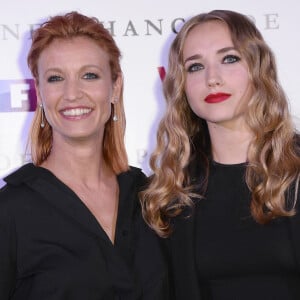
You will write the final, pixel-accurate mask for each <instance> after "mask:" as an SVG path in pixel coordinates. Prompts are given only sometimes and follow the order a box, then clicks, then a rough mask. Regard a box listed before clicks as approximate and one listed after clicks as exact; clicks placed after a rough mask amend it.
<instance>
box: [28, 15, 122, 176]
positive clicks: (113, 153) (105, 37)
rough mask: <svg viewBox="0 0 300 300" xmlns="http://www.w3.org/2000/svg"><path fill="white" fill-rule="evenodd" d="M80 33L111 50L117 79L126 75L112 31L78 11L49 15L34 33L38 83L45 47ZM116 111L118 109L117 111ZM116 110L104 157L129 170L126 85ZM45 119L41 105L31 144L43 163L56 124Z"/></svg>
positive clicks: (32, 57) (32, 62) (31, 60)
mask: <svg viewBox="0 0 300 300" xmlns="http://www.w3.org/2000/svg"><path fill="white" fill-rule="evenodd" d="M78 36H85V37H88V38H90V39H92V40H93V41H95V43H97V44H98V45H99V46H100V47H101V48H102V49H103V50H105V51H106V52H107V53H108V55H109V64H110V68H111V74H112V80H113V82H115V81H116V80H117V78H118V76H122V70H121V66H120V58H121V53H120V50H119V48H118V46H117V45H116V43H115V41H114V39H113V38H112V36H111V35H110V33H109V31H108V30H107V29H105V28H104V26H103V25H102V23H101V22H100V21H99V20H98V19H96V18H94V17H87V16H85V15H82V14H80V13H78V12H75V11H74V12H69V13H66V14H65V15H57V16H54V17H51V18H49V20H48V21H46V22H44V23H43V24H42V25H41V26H40V27H39V28H37V29H36V30H35V31H34V32H33V35H32V44H31V48H30V50H29V53H28V57H27V61H28V66H29V68H30V70H31V73H32V75H33V77H34V79H35V82H36V84H37V85H38V84H39V82H38V67H37V65H38V59H39V57H40V55H41V53H42V52H43V50H44V49H45V48H47V47H48V46H49V45H50V44H51V43H52V42H53V41H54V40H56V39H72V38H74V37H78ZM114 110H116V111H115V112H114ZM112 112H114V114H115V115H116V116H117V118H118V122H114V121H113V114H112V115H111V116H110V119H109V120H108V122H107V123H106V125H105V133H104V140H103V156H104V159H105V161H106V162H107V164H108V165H109V166H110V167H111V168H112V170H113V171H114V172H115V173H116V174H119V173H121V172H123V171H126V170H128V159H127V153H126V149H125V143H124V135H125V125H126V120H125V111H124V105H123V86H122V88H121V92H120V95H119V97H118V104H117V105H113V106H112ZM41 121H42V112H41V110H40V109H39V107H37V109H36V111H35V114H34V117H33V121H32V125H31V131H30V139H29V143H28V144H29V145H30V151H31V158H32V161H33V163H34V164H36V165H40V164H41V163H42V162H43V161H45V160H46V159H47V157H48V156H49V154H50V152H51V148H52V127H51V126H50V124H49V123H48V122H47V120H45V127H44V128H41V126H40V124H41ZM99 155H100V154H99Z"/></svg>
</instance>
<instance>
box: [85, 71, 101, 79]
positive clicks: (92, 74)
mask: <svg viewBox="0 0 300 300" xmlns="http://www.w3.org/2000/svg"><path fill="white" fill-rule="evenodd" d="M83 78H84V79H97V78H99V76H98V75H97V74H95V73H92V72H89V73H86V74H84V76H83Z"/></svg>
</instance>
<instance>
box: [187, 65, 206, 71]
mask: <svg viewBox="0 0 300 300" xmlns="http://www.w3.org/2000/svg"><path fill="white" fill-rule="evenodd" d="M203 69H204V67H203V65H202V64H199V63H194V64H191V65H190V66H189V67H188V68H187V71H188V72H189V73H193V72H197V71H200V70H203Z"/></svg>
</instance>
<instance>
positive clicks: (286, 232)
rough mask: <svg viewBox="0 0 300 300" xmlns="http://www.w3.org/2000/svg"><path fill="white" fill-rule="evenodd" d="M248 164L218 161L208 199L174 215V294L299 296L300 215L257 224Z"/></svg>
mask: <svg viewBox="0 0 300 300" xmlns="http://www.w3.org/2000/svg"><path fill="white" fill-rule="evenodd" d="M245 168H246V165H245V164H237V165H222V164H218V163H213V164H212V165H211V168H210V176H209V184H208V190H207V193H206V195H205V198H204V199H201V200H195V202H196V205H195V210H194V211H192V212H191V216H190V217H188V218H186V217H183V216H181V217H179V218H177V219H176V220H175V225H174V226H175V227H174V233H173V235H172V236H171V237H170V239H169V247H170V254H171V265H172V269H173V273H174V291H175V294H176V297H175V299H177V300H178V299H180V300H183V299H190V300H194V299H195V300H196V299H197V300H199V299H204V300H240V299H242V300H250V299H251V300H253V299H256V300H260V299H261V300H283V299H284V300H292V299H293V300H294V299H300V264H299V262H300V260H299V259H300V234H299V233H300V215H299V214H296V216H294V217H291V218H278V219H275V220H273V221H272V222H270V223H269V224H266V225H260V224H258V223H256V222H255V221H254V220H253V218H252V217H251V214H250V208H249V206H250V199H251V195H250V192H249V190H248V188H247V185H246V183H245V178H244V177H245ZM179 257H181V260H180V261H179Z"/></svg>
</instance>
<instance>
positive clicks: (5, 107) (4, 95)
mask: <svg viewBox="0 0 300 300" xmlns="http://www.w3.org/2000/svg"><path fill="white" fill-rule="evenodd" d="M35 108H36V93H35V88H34V80H33V79H24V80H0V112H21V111H34V110H35Z"/></svg>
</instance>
